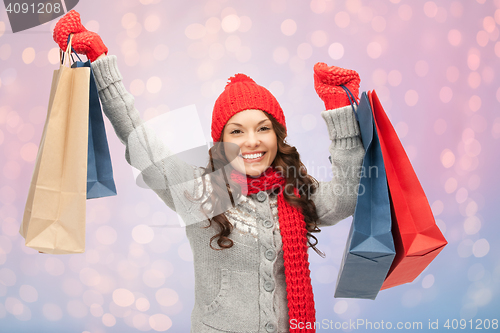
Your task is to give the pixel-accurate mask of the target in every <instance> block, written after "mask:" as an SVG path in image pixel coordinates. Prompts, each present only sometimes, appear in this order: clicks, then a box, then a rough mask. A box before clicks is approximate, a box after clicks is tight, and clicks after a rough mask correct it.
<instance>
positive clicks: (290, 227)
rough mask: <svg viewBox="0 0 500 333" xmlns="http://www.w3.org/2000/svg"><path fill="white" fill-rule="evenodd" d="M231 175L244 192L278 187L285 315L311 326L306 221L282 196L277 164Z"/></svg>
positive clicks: (281, 182)
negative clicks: (254, 173)
mask: <svg viewBox="0 0 500 333" xmlns="http://www.w3.org/2000/svg"><path fill="white" fill-rule="evenodd" d="M231 179H232V180H233V181H234V182H235V183H237V184H239V185H240V186H242V191H243V192H244V191H245V190H244V187H245V186H247V188H248V193H246V194H245V193H244V194H245V195H250V194H254V193H257V192H259V191H266V190H274V189H276V188H280V191H279V194H278V215H279V224H280V232H281V238H282V241H283V258H284V261H285V279H286V291H287V299H288V315H289V317H290V320H293V319H295V320H296V321H295V322H296V323H303V324H302V325H303V327H305V326H306V325H307V323H310V325H313V327H314V322H315V310H314V296H313V292H312V285H311V278H310V276H309V275H310V271H309V261H308V254H307V237H306V235H307V230H306V223H305V221H304V216H303V215H302V212H301V210H300V209H299V208H297V207H293V206H291V205H290V204H289V203H288V202H287V201H286V200H285V198H284V197H283V190H284V185H285V184H286V180H285V178H284V177H283V176H282V175H281V173H280V172H279V171H277V170H276V168H274V167H272V166H270V167H269V168H267V170H266V171H264V172H263V173H262V174H261V175H260V176H259V177H258V178H254V177H251V176H247V175H244V174H242V173H240V172H238V171H236V170H233V171H232V172H231ZM294 193H295V195H296V196H299V191H298V190H297V188H294ZM302 325H301V326H302ZM296 326H299V325H296ZM290 332H315V329H314V328H313V329H306V328H303V329H299V328H296V329H290Z"/></svg>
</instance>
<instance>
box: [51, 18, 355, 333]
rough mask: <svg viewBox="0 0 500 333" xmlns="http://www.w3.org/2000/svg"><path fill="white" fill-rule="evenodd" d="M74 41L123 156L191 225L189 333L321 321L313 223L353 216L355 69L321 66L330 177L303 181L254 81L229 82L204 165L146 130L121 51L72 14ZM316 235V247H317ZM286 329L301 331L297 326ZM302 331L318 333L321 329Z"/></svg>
mask: <svg viewBox="0 0 500 333" xmlns="http://www.w3.org/2000/svg"><path fill="white" fill-rule="evenodd" d="M69 34H73V38H72V45H73V48H74V49H75V50H76V51H77V52H78V53H83V54H86V55H87V57H89V59H90V60H91V61H92V69H93V72H94V77H95V79H96V83H97V86H98V90H99V96H100V99H101V102H102V105H103V110H104V113H105V114H106V116H107V117H108V118H109V119H110V121H111V123H112V124H113V127H114V129H115V132H116V134H117V135H118V137H119V138H120V140H121V141H122V142H123V143H124V144H126V158H127V161H128V162H129V163H130V164H131V165H132V166H134V167H136V168H138V169H139V170H141V171H142V172H143V177H144V180H145V182H146V183H147V184H148V185H149V186H150V187H151V188H152V189H153V190H154V191H155V192H156V193H157V194H158V195H159V197H160V198H161V199H162V200H163V201H164V202H165V203H166V204H167V205H168V206H169V207H170V208H171V209H173V210H175V211H176V212H177V213H178V214H180V215H181V216H182V217H183V218H184V221H187V222H186V224H187V226H186V233H187V237H188V239H189V241H190V244H191V249H192V251H193V256H194V268H195V306H194V309H193V312H192V316H191V332H193V333H203V332H206V333H210V332H280V333H281V332H289V331H290V329H291V328H290V322H292V320H293V323H295V324H297V323H302V325H300V324H299V325H294V327H298V326H299V327H310V326H311V325H313V323H314V321H315V310H314V298H313V293H312V286H311V280H310V277H309V273H310V272H309V262H308V253H307V248H308V244H309V246H311V247H313V248H314V249H315V250H316V248H315V244H316V243H317V241H316V239H315V237H314V236H312V234H311V233H312V232H317V231H319V230H318V229H317V226H322V225H325V226H326V225H333V224H335V223H337V222H338V221H340V220H342V219H344V218H346V217H348V216H350V215H352V214H353V213H354V208H355V204H356V193H357V192H356V191H357V185H358V183H359V170H360V167H361V162H362V158H363V154H364V150H363V146H362V144H361V139H360V136H359V128H358V124H357V122H356V120H355V117H354V114H353V110H352V108H351V105H350V103H349V99H348V97H347V95H346V94H345V92H344V90H343V89H342V88H341V87H339V86H338V85H340V84H344V85H345V86H347V87H348V88H349V89H350V90H351V91H352V92H353V94H354V96H356V97H357V96H358V93H359V76H358V74H357V73H356V72H354V71H351V70H345V69H341V68H338V67H328V66H327V65H326V64H322V63H318V64H316V66H315V68H314V71H315V88H316V91H317V92H318V94H319V96H320V97H321V98H322V100H323V101H324V102H325V107H326V111H323V112H322V117H323V118H324V119H325V121H326V123H327V127H328V131H329V137H330V140H332V144H331V145H330V148H329V150H330V154H331V159H332V168H333V175H334V177H333V179H332V181H330V182H319V183H318V182H317V181H316V180H314V178H312V177H311V176H309V175H308V174H307V171H306V168H305V167H304V165H303V163H302V162H301V160H300V156H299V154H298V153H297V150H296V149H295V147H291V146H290V145H288V144H287V143H286V141H285V138H286V123H285V116H284V113H283V110H282V109H281V107H280V105H279V103H278V101H277V100H276V99H275V98H274V96H273V95H272V94H271V93H270V92H269V91H268V90H267V89H266V88H264V87H262V86H260V85H257V84H256V83H255V82H254V81H253V80H252V79H251V78H249V77H248V76H246V75H243V74H237V75H235V76H234V77H232V78H230V82H229V83H228V84H227V86H226V88H225V90H224V92H223V93H222V94H221V95H220V96H219V98H218V99H217V101H216V103H215V106H214V110H213V114H212V128H211V129H212V138H213V141H214V143H216V144H215V145H214V147H212V148H211V149H210V152H209V153H210V157H211V158H210V161H209V163H208V165H207V168H199V167H194V166H191V165H188V164H186V163H185V162H183V161H181V160H180V159H178V158H177V157H175V156H173V154H172V153H171V152H170V151H169V149H168V148H167V147H165V146H164V145H163V144H162V143H161V142H160V140H158V139H157V138H156V137H155V135H154V134H153V133H152V132H151V131H150V130H148V129H147V127H146V126H143V122H142V120H141V118H140V115H139V112H138V111H137V110H136V109H135V107H134V99H133V97H132V96H131V95H130V94H129V93H128V92H127V91H126V89H125V87H124V86H123V84H122V81H121V80H122V77H121V75H120V72H119V70H118V66H117V58H116V56H107V55H106V54H107V48H106V46H105V45H104V43H103V42H102V40H101V38H100V37H99V36H98V35H97V34H95V33H93V32H90V31H87V30H86V29H85V28H84V27H83V26H82V25H81V22H80V17H79V14H78V13H76V12H75V11H70V12H69V13H68V14H66V15H65V16H64V17H63V18H62V19H61V20H60V21H59V22H58V23H57V25H56V27H55V30H54V40H55V41H56V42H57V43H58V44H59V46H60V47H61V48H63V49H65V48H66V41H67V38H68V35H69ZM311 239H314V241H316V242H311V241H310V240H311ZM291 331H299V330H298V329H297V330H296V329H292V330H291ZM300 331H307V332H314V331H315V330H314V328H311V329H304V330H300Z"/></svg>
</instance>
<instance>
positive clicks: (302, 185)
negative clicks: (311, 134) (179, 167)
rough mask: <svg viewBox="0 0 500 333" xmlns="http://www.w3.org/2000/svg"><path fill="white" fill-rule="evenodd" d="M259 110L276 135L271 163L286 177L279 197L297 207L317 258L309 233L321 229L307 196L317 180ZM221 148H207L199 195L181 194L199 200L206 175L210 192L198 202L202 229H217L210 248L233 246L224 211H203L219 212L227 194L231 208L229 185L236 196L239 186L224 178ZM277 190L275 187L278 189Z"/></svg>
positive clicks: (224, 160)
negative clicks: (203, 216) (207, 157)
mask: <svg viewBox="0 0 500 333" xmlns="http://www.w3.org/2000/svg"><path fill="white" fill-rule="evenodd" d="M263 112H264V114H265V115H266V116H267V117H268V118H269V120H271V122H272V125H273V129H274V131H275V133H276V137H277V143H278V149H277V153H276V157H275V159H274V161H273V163H272V164H271V166H274V167H275V168H276V169H277V170H278V172H280V173H281V174H282V175H283V176H284V177H285V179H286V183H285V186H284V189H283V197H284V199H285V200H286V201H287V202H288V203H289V204H290V205H291V206H294V207H299V208H301V211H302V214H303V216H304V220H305V223H306V229H307V243H308V246H309V247H311V248H313V250H314V251H315V252H316V253H317V254H319V255H320V256H321V257H324V256H325V255H324V253H323V252H321V251H320V250H319V249H317V248H316V245H317V244H318V239H317V238H316V237H315V236H314V235H313V233H318V232H321V230H320V229H319V228H318V226H317V221H318V219H319V217H318V214H317V212H316V205H315V204H314V202H313V201H312V200H311V199H310V197H311V195H312V194H313V193H315V192H316V190H317V188H318V181H317V180H316V179H314V177H312V176H310V175H308V174H307V169H306V167H305V166H304V164H303V163H302V161H301V160H300V155H299V153H298V151H297V149H296V148H295V147H293V146H290V145H289V144H288V143H287V142H286V136H287V133H286V129H285V127H284V126H283V125H281V124H280V123H278V121H277V120H276V119H274V117H273V116H271V115H270V114H268V113H267V112H265V111H263ZM224 128H225V127H224ZM224 128H223V129H222V133H224ZM222 142H223V135H221V138H220V139H219V142H218V143H222ZM223 147H224V145H223V144H215V145H214V146H213V147H212V148H210V150H209V157H210V158H209V161H208V164H207V166H206V167H205V168H204V171H203V174H202V176H201V178H202V182H203V191H202V193H201V195H200V197H199V198H194V197H192V196H191V195H190V194H189V193H188V192H187V191H186V192H185V193H184V194H185V196H186V197H187V198H188V199H189V200H192V201H193V200H194V201H201V200H202V198H203V197H204V196H205V193H206V191H207V187H206V184H205V176H206V175H209V177H210V181H211V185H212V188H213V191H212V194H211V195H208V196H207V197H206V199H205V200H204V201H203V202H202V203H201V208H202V211H203V213H204V214H205V216H206V217H207V219H208V221H209V225H208V226H206V228H209V227H211V226H212V225H213V226H214V228H215V229H216V231H217V232H218V233H217V234H216V235H214V236H212V237H211V238H210V247H211V248H212V249H214V250H223V249H227V248H231V247H232V246H233V241H232V240H231V238H229V234H230V233H231V231H232V230H233V228H234V227H233V225H232V224H231V222H229V220H228V219H227V217H226V215H224V213H221V214H218V215H216V216H213V218H209V217H208V215H207V213H211V212H214V211H219V212H221V211H224V209H227V208H228V207H222V205H223V204H222V202H221V200H220V199H219V198H224V197H227V195H228V193H229V198H230V200H231V204H232V206H233V207H234V205H235V203H234V199H233V195H234V194H233V193H232V190H231V188H233V189H235V190H236V192H237V194H236V195H237V196H239V195H241V191H240V187H239V185H237V184H233V182H232V183H231V185H229V182H228V178H230V177H228V176H229V175H226V174H225V172H224V167H225V166H227V165H229V164H230V162H229V161H228V158H227V157H226V154H225V152H224V148H223ZM218 170H221V172H216V171H218ZM290 171H292V172H290ZM297 171H298V172H297ZM293 187H295V188H297V189H298V191H299V194H300V197H297V196H295V194H294V193H293V192H294V191H293ZM287 188H291V189H292V190H291V191H288V190H287ZM277 190H279V188H278V189H277ZM275 191H276V190H275ZM207 207H208V208H207ZM215 239H216V240H217V245H218V246H219V248H214V247H213V246H212V242H213V241H214V240H215Z"/></svg>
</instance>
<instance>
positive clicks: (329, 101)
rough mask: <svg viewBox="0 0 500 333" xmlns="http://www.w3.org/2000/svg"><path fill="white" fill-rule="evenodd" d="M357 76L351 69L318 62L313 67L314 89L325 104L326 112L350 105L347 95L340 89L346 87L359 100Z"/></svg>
mask: <svg viewBox="0 0 500 333" xmlns="http://www.w3.org/2000/svg"><path fill="white" fill-rule="evenodd" d="M359 82H360V79H359V74H358V73H357V72H356V71H354V70H351V69H344V68H340V67H336V66H331V67H328V65H327V64H325V63H322V62H318V63H317V64H316V65H314V89H316V93H317V94H318V96H319V97H320V98H321V99H322V100H323V102H324V103H325V108H326V110H332V109H337V108H341V107H344V106H347V105H350V103H349V98H348V97H347V93H346V92H345V91H344V89H342V87H340V85H344V86H346V87H347V88H348V89H349V90H350V91H351V92H352V94H353V95H354V97H355V98H356V100H359V98H358V95H359Z"/></svg>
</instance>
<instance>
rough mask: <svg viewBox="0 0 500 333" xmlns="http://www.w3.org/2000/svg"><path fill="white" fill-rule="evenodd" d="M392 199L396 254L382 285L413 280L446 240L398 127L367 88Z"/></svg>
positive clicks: (388, 286) (442, 246)
mask: <svg viewBox="0 0 500 333" xmlns="http://www.w3.org/2000/svg"><path fill="white" fill-rule="evenodd" d="M368 98H369V100H370V104H371V106H372V110H373V117H374V119H375V124H376V127H377V131H378V134H379V139H380V144H381V146H382V155H383V157H384V164H385V171H386V174H387V182H388V185H389V196H390V199H391V214H392V221H393V225H392V233H393V238H394V246H395V248H396V257H395V258H394V261H393V263H392V265H391V268H390V269H389V273H388V274H387V277H386V278H385V281H384V284H383V285H382V289H387V288H391V287H395V286H398V285H400V284H403V283H408V282H412V281H413V280H414V279H415V278H416V277H417V276H418V275H419V274H420V273H421V272H422V271H423V270H424V269H425V268H426V267H427V266H428V265H429V264H430V262H431V261H432V260H434V258H435V257H436V256H437V255H438V254H439V252H441V250H442V249H443V248H444V247H445V245H446V244H447V241H446V239H445V238H444V236H443V234H442V233H441V231H440V230H439V228H438V226H437V225H436V221H435V220H434V216H433V215H432V210H431V207H430V205H429V202H428V201H427V197H426V196H425V193H424V190H423V189H422V186H421V185H420V182H419V181H418V178H417V175H416V174H415V171H414V170H413V167H412V166H411V163H410V160H409V159H408V156H407V155H406V153H405V151H404V149H403V146H402V144H401V142H400V141H399V139H398V137H397V135H396V131H395V130H394V128H393V127H392V124H391V122H390V121H389V118H388V117H387V115H386V113H385V111H384V109H383V108H382V104H381V103H380V100H379V99H378V97H377V94H376V93H375V91H372V92H368Z"/></svg>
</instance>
